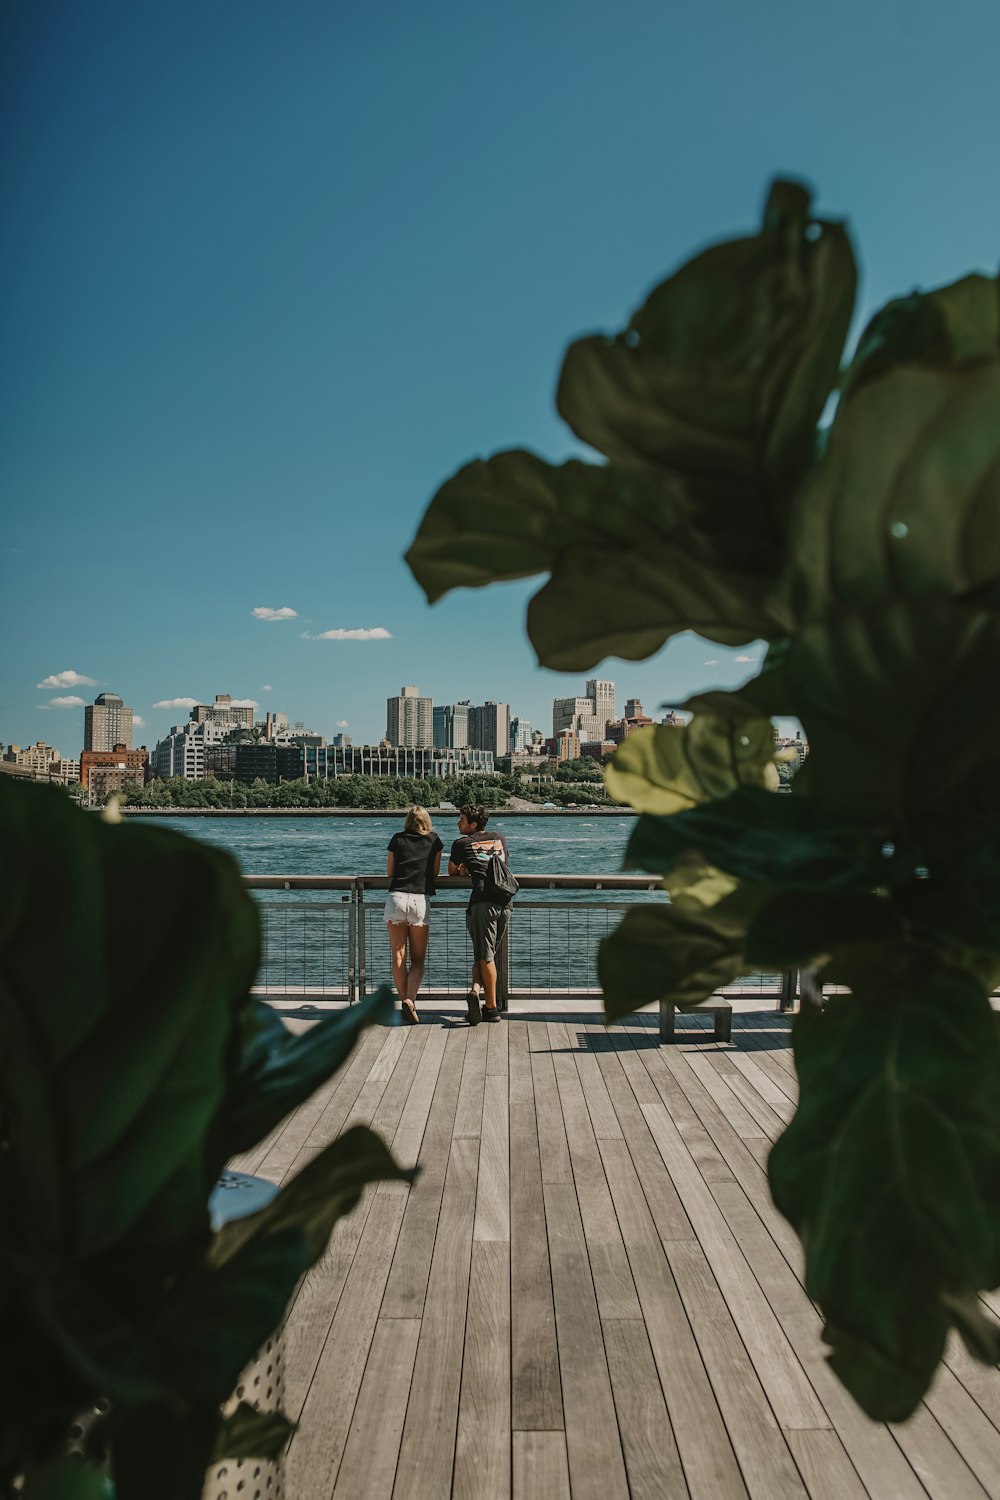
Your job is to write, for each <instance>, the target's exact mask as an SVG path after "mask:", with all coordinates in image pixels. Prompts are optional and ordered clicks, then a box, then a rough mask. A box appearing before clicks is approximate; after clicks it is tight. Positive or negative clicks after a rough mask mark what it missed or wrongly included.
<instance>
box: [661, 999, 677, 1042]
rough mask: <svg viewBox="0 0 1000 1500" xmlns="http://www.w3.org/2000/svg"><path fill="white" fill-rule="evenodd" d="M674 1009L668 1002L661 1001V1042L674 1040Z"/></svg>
mask: <svg viewBox="0 0 1000 1500" xmlns="http://www.w3.org/2000/svg"><path fill="white" fill-rule="evenodd" d="M674 1014H675V1012H674V1007H673V1006H672V1005H671V1004H670V1003H669V1002H668V1001H666V1000H661V1001H660V1041H661V1042H672V1041H673V1039H674Z"/></svg>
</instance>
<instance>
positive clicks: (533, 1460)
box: [512, 1432, 570, 1500]
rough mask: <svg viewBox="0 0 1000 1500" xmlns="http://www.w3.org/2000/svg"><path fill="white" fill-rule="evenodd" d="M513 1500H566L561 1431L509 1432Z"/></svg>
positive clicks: (564, 1447)
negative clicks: (511, 1433)
mask: <svg viewBox="0 0 1000 1500" xmlns="http://www.w3.org/2000/svg"><path fill="white" fill-rule="evenodd" d="M512 1448H513V1454H512V1457H513V1469H514V1473H513V1480H514V1484H513V1500H570V1493H569V1465H568V1463H567V1461H566V1437H565V1434H564V1433H562V1432H515V1433H514V1434H513V1444H512Z"/></svg>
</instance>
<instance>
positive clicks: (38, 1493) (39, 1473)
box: [23, 1454, 115, 1500]
mask: <svg viewBox="0 0 1000 1500" xmlns="http://www.w3.org/2000/svg"><path fill="white" fill-rule="evenodd" d="M23 1500H115V1487H114V1485H113V1483H112V1482H111V1480H110V1479H109V1478H108V1476H107V1475H106V1474H105V1473H103V1472H102V1470H101V1469H99V1468H97V1467H96V1466H95V1465H94V1464H92V1463H88V1461H87V1460H86V1459H85V1458H81V1457H80V1456H79V1455H78V1454H70V1455H68V1456H67V1457H66V1458H57V1459H54V1460H53V1461H52V1462H51V1463H48V1464H45V1465H43V1466H42V1467H41V1468H39V1469H35V1470H33V1471H32V1472H31V1473H30V1474H29V1475H28V1478H27V1480H26V1482H25V1486H24V1490H23Z"/></svg>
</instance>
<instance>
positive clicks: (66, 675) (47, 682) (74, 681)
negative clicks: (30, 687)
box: [35, 671, 97, 688]
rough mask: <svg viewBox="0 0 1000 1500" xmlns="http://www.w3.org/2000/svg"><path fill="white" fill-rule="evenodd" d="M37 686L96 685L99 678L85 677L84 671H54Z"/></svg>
mask: <svg viewBox="0 0 1000 1500" xmlns="http://www.w3.org/2000/svg"><path fill="white" fill-rule="evenodd" d="M35 686H36V687H40V688H61V687H96V686H97V679H96V678H95V677H84V675H83V673H82V672H73V671H66V672H53V673H52V676H51V677H43V678H42V680H41V682H38V683H36V684H35Z"/></svg>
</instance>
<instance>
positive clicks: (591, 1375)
mask: <svg viewBox="0 0 1000 1500" xmlns="http://www.w3.org/2000/svg"><path fill="white" fill-rule="evenodd" d="M733 1020H734V1028H733V1045H729V1046H727V1045H722V1044H716V1043H714V1042H713V1041H711V1040H710V1032H709V1031H708V1030H707V1029H706V1028H707V1024H708V1023H707V1022H700V1021H698V1020H695V1019H694V1018H689V1019H688V1020H686V1021H685V1022H684V1023H683V1024H684V1025H685V1026H690V1027H691V1039H690V1041H684V1042H682V1043H679V1044H677V1045H674V1046H671V1047H663V1048H661V1047H658V1046H657V1045H656V1044H655V1031H654V1026H655V1018H654V1017H653V1016H652V1015H643V1016H637V1017H633V1018H631V1019H630V1021H629V1022H628V1024H627V1025H625V1026H616V1027H615V1028H614V1029H613V1030H611V1031H610V1032H609V1031H606V1030H605V1028H604V1026H603V1025H602V1023H601V1020H600V1017H599V1015H598V1014H596V1013H595V1012H593V1011H589V1010H588V1011H584V1012H582V1013H580V1014H579V1015H577V1014H573V1015H569V1016H565V1015H564V1016H560V1017H559V1018H558V1019H553V1018H552V1017H551V1015H550V1016H549V1017H548V1018H547V1019H542V1018H539V1017H537V1016H536V1017H534V1018H533V1019H531V1020H528V1019H525V1018H524V1017H519V1016H518V1015H517V1014H516V1013H512V1015H511V1016H510V1018H509V1019H508V1020H506V1021H504V1022H502V1023H501V1024H500V1025H499V1026H480V1027H479V1028H478V1029H477V1030H470V1029H469V1028H468V1027H466V1026H465V1025H464V1024H462V1023H460V1022H458V1020H457V1018H456V1016H455V1015H454V1014H452V1015H447V1014H443V1015H442V1014H440V1013H439V1014H431V1015H428V1016H427V1018H426V1019H425V1022H424V1024H423V1025H421V1026H419V1027H415V1028H400V1029H390V1030H381V1029H379V1030H372V1031H369V1032H367V1033H366V1034H365V1035H364V1038H363V1040H362V1042H361V1044H360V1046H359V1047H358V1049H357V1051H356V1053H355V1054H354V1057H353V1059H352V1060H351V1062H350V1063H349V1065H348V1066H347V1067H346V1068H344V1069H343V1070H342V1071H341V1072H340V1073H339V1074H338V1075H337V1076H336V1077H335V1078H334V1079H333V1080H332V1081H331V1082H330V1083H329V1084H328V1085H327V1086H326V1088H325V1089H324V1090H322V1091H321V1092H320V1093H319V1094H318V1095H317V1096H316V1097H315V1098H314V1099H313V1100H311V1101H310V1102H309V1103H308V1104H307V1105H305V1106H304V1107H303V1108H302V1109H300V1110H298V1111H297V1113H296V1114H294V1115H292V1116H291V1117H290V1118H289V1120H288V1121H287V1122H286V1123H285V1125H284V1126H283V1128H282V1129H281V1130H280V1131H279V1132H276V1133H275V1135H274V1136H272V1137H271V1138H270V1139H269V1140H267V1141H266V1142H264V1143H263V1144H262V1145H261V1147H259V1148H258V1149H257V1150H256V1151H255V1152H254V1153H253V1154H252V1155H248V1156H245V1157H241V1158H240V1159H239V1161H238V1162H236V1163H234V1165H235V1166H237V1167H239V1168H240V1169H242V1170H244V1171H255V1172H259V1173H260V1174H261V1175H263V1176H266V1177H269V1178H271V1179H273V1180H274V1181H275V1182H278V1181H280V1180H281V1179H282V1178H283V1177H284V1176H285V1175H286V1174H289V1173H294V1172H295V1171H297V1170H299V1168H300V1167H301V1166H302V1165H303V1163H304V1162H305V1161H306V1160H308V1159H309V1157H311V1156H312V1155H313V1154H314V1152H315V1151H316V1150H317V1149H318V1148H319V1147H320V1146H321V1145H324V1144H325V1143H326V1142H328V1141H329V1140H331V1139H332V1138H333V1137H334V1136H335V1135H336V1134H338V1132H340V1131H341V1130H343V1129H345V1128H346V1127H347V1126H348V1125H352V1124H357V1123H365V1124H370V1125H371V1126H372V1127H373V1128H374V1129H375V1130H377V1131H378V1132H379V1133H380V1134H381V1135H382V1136H383V1137H384V1138H385V1139H386V1140H389V1141H391V1142H392V1144H393V1149H394V1151H395V1152H396V1154H397V1156H398V1157H399V1158H400V1159H401V1160H403V1161H404V1162H405V1163H407V1164H412V1163H413V1162H417V1161H419V1163H420V1165H421V1167H422V1173H421V1176H420V1178H419V1179H418V1181H417V1183H416V1185H415V1186H414V1187H413V1188H407V1187H406V1186H404V1185H401V1184H382V1185H380V1186H379V1187H378V1188H377V1189H372V1190H370V1191H369V1192H368V1193H367V1194H366V1196H365V1197H364V1199H363V1200H362V1202H361V1204H360V1205H359V1207H358V1208H357V1209H356V1210H355V1212H354V1213H353V1214H352V1215H351V1216H350V1218H349V1219H347V1220H345V1221H344V1222H343V1223H342V1224H341V1225H339V1226H338V1228H337V1231H336V1233H335V1234H334V1237H333V1240H332V1242H331V1246H330V1249H329V1252H328V1254H327V1255H326V1256H325V1257H324V1259H323V1260H322V1261H321V1262H320V1263H319V1264H318V1265H317V1266H316V1267H315V1268H314V1270H313V1271H312V1273H311V1274H310V1275H309V1276H308V1277H307V1278H306V1279H305V1280H304V1281H303V1283H302V1285H301V1287H300V1289H299V1292H298V1295H297V1298H296V1300H295V1303H294V1305H293V1307H292V1309H291V1312H290V1315H289V1321H288V1330H287V1350H288V1355H287V1384H288V1400H287V1409H288V1411H289V1414H290V1415H292V1416H293V1417H297V1418H298V1419H299V1421H300V1424H301V1425H300V1428H299V1430H298V1432H297V1434H296V1436H295V1437H294V1438H293V1440H292V1444H291V1449H290V1452H289V1456H288V1461H287V1493H288V1495H290V1496H294V1500H329V1497H330V1496H336V1497H338V1500H374V1497H377V1496H380V1497H386V1500H388V1497H390V1496H394V1497H397V1500H446V1497H449V1496H454V1497H456V1500H471V1497H482V1500H498V1497H503V1496H505V1495H513V1496H514V1497H515V1500H568V1497H570V1496H572V1497H573V1500H591V1497H592V1500H618V1497H621V1500H626V1497H628V1496H629V1495H631V1496H632V1497H633V1500H637V1497H649V1500H675V1497H676V1500H681V1497H687V1496H690V1497H693V1500H743V1497H747V1496H751V1497H755V1500H756V1497H762V1500H785V1497H792V1496H797V1497H814V1500H864V1497H865V1496H870V1497H872V1500H927V1497H928V1496H931V1497H933V1500H965V1497H970V1500H971V1497H976V1500H985V1497H989V1496H1000V1431H998V1427H1000V1374H998V1373H997V1372H996V1371H993V1370H988V1369H985V1368H984V1367H982V1366H980V1365H976V1364H974V1363H973V1362H972V1361H971V1360H970V1358H969V1357H968V1356H967V1355H966V1354H965V1352H964V1350H963V1349H962V1348H961V1347H960V1346H959V1345H957V1343H956V1344H955V1345H954V1346H951V1347H950V1348H949V1352H948V1359H947V1363H946V1364H945V1365H944V1366H943V1368H942V1369H941V1371H940V1373H939V1376H938V1379H937V1381H936V1382H935V1385H934V1387H933V1389H932V1391H931V1392H930V1393H929V1395H928V1397H927V1401H926V1403H925V1404H924V1405H923V1406H922V1407H921V1409H920V1411H919V1412H918V1414H917V1415H916V1416H915V1417H914V1418H913V1419H912V1420H911V1421H910V1422H908V1423H907V1424H905V1425H904V1426H902V1427H897V1428H892V1429H890V1428H887V1427H883V1426H879V1425H877V1424H875V1423H873V1422H870V1421H869V1420H868V1419H867V1418H866V1417H864V1416H863V1415H862V1414H861V1412H860V1411H859V1410H858V1409H857V1407H855V1406H854V1404H853V1402H852V1401H851V1400H850V1399H849V1397H848V1396H847V1395H846V1393H845V1392H844V1391H843V1389H842V1387H841V1386H840V1385H839V1384H838V1382H837V1381H836V1380H835V1379H834V1377H833V1376H832V1375H831V1374H830V1372H829V1370H828V1368H827V1366H826V1364H825V1362H824V1358H823V1345H822V1343H821V1340H820V1326H821V1325H820V1319H819V1317H818V1315H817V1313H816V1311H815V1309H814V1308H813V1306H812V1304H811V1303H810V1301H809V1299H808V1298H807V1297H806V1294H805V1292H804V1291H803V1288H802V1284H801V1257H800V1252H799V1248H798V1243H797V1241H796V1239H795V1237H794V1235H793V1233H792V1231H791V1230H790V1228H789V1227H788V1225H787V1224H786V1223H785V1221H784V1220H783V1219H782V1218H781V1217H780V1216H779V1215H778V1213H777V1212H776V1211H775V1209H774V1208H773V1206H772V1204H771V1201H770V1196H769V1193H768V1188H767V1182H766V1177H765V1162H766V1158H767V1153H768V1150H769V1147H770V1144H771V1142H772V1141H773V1139H774V1138H775V1136H776V1135H777V1134H778V1133H779V1132H780V1130H781V1129H782V1127H783V1124H784V1122H785V1121H786V1120H788V1119H789V1118H790V1115H791V1112H792V1108H793V1102H794V1098H795V1076H794V1072H793V1068H792V1060H791V1054H790V1052H789V1050H788V1045H787V1042H788V1021H787V1019H786V1018H784V1017H782V1016H780V1015H777V1014H775V1012H774V1011H762V1010H756V1009H753V1008H752V1007H746V1008H740V1009H739V1010H737V1012H736V1014H735V1015H734V1018H733ZM291 1024H292V1025H293V1026H296V1027H301V1026H304V1025H305V1024H306V1023H305V1022H303V1021H292V1022H291ZM991 1300H992V1299H991ZM998 1310H1000V1304H998Z"/></svg>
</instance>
